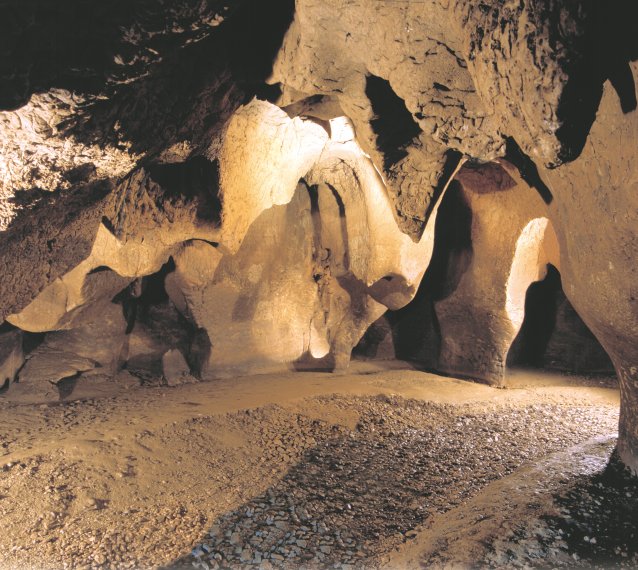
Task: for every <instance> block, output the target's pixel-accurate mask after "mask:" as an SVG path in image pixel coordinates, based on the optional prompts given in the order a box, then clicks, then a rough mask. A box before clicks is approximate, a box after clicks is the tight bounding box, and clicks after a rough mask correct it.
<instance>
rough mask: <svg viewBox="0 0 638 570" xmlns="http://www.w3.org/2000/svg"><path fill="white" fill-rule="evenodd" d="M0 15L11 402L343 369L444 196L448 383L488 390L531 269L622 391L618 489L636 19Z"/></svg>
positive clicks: (635, 425)
mask: <svg viewBox="0 0 638 570" xmlns="http://www.w3.org/2000/svg"><path fill="white" fill-rule="evenodd" d="M1 10H2V14H0V16H1V17H0V22H1V23H2V24H1V25H2V26H3V30H2V31H3V34H2V37H3V40H2V41H3V50H2V54H3V55H2V57H1V58H0V109H4V111H0V138H1V140H2V160H1V161H0V230H1V231H2V234H1V237H0V239H1V242H0V299H2V301H1V303H0V319H2V321H3V322H5V321H6V323H5V324H3V325H2V326H3V329H2V330H3V332H2V339H3V340H2V344H1V346H2V347H3V348H2V352H0V354H1V355H2V359H1V360H0V367H2V370H3V371H4V372H6V374H4V379H5V380H6V378H8V379H9V380H11V379H12V378H13V377H15V376H16V373H17V377H18V379H19V384H21V385H23V387H24V389H25V390H27V388H28V385H29V383H30V382H31V383H33V385H34V389H35V385H36V384H38V385H39V384H41V383H42V384H43V386H41V388H42V389H43V391H44V393H48V392H49V391H51V390H53V391H54V392H55V387H56V386H57V387H58V391H59V394H60V395H61V396H64V394H65V393H66V388H64V387H63V388H62V389H61V390H60V389H59V384H60V383H61V384H63V385H66V386H70V384H69V382H72V381H74V380H68V379H74V378H75V375H76V374H80V378H79V379H80V380H81V379H82V377H83V376H86V377H88V376H91V375H92V374H94V373H95V375H96V376H98V375H99V374H100V373H101V372H96V370H98V371H103V372H105V371H110V372H114V371H116V370H117V369H119V367H120V366H126V367H127V368H129V372H130V373H135V374H136V375H137V377H138V378H140V379H142V381H149V382H150V381H152V378H154V377H155V376H159V377H161V376H162V374H164V373H165V374H164V376H166V377H167V378H166V379H167V380H168V381H171V382H172V380H170V378H174V377H175V374H177V376H180V377H181V376H184V375H185V374H186V367H188V369H189V372H188V374H195V375H199V376H200V377H204V378H205V377H212V376H215V375H218V374H224V373H235V372H237V371H238V370H262V369H267V368H269V367H271V366H282V365H286V366H290V365H296V366H298V367H316V366H320V367H326V368H334V367H337V368H338V367H342V366H345V365H346V364H347V362H348V359H349V357H350V352H351V349H352V347H353V346H355V345H356V344H357V342H358V341H359V339H360V337H361V336H362V335H363V334H364V332H365V330H366V329H367V328H368V327H369V326H370V325H371V324H372V323H373V322H375V321H377V320H378V318H379V317H381V316H382V314H383V313H384V312H385V310H386V309H387V308H390V309H399V308H401V307H402V306H404V305H405V304H407V303H408V302H409V301H410V300H411V299H412V298H413V297H414V296H415V294H416V292H417V289H418V287H419V283H420V281H421V278H422V277H423V275H424V272H425V271H426V269H427V268H428V264H429V261H430V257H431V255H432V249H433V245H434V244H433V242H434V233H435V219H436V217H437V213H438V211H439V206H440V205H442V200H443V199H444V198H445V194H446V191H447V192H453V194H452V198H450V199H451V200H454V199H457V200H458V202H459V204H460V203H462V202H464V203H465V204H466V205H467V208H466V209H469V211H470V212H471V216H472V219H471V232H470V235H469V236H468V243H467V244H463V243H452V244H451V245H452V246H453V247H451V249H450V251H449V253H450V255H449V256H448V258H447V261H446V268H447V269H449V271H447V272H446V280H445V284H446V287H445V291H444V293H445V294H444V295H442V296H441V297H440V298H437V306H436V314H437V315H438V320H439V324H440V328H441V334H442V340H441V354H440V366H441V368H442V369H444V370H446V371H448V372H454V373H460V374H464V375H468V376H473V377H478V378H483V379H486V380H488V381H492V382H498V381H500V378H501V375H502V368H503V364H504V362H505V360H506V354H507V350H508V347H509V345H511V342H512V340H513V337H514V336H515V335H516V331H517V329H518V328H519V327H520V323H521V322H522V321H523V314H522V313H523V310H524V299H525V291H526V290H527V288H528V286H529V284H530V283H531V282H532V281H533V280H535V279H538V278H540V277H541V276H542V272H543V268H544V267H545V266H546V264H547V262H548V261H551V262H552V263H553V264H554V265H555V266H556V267H558V268H559V270H560V272H561V276H562V280H563V289H564V291H565V295H566V297H567V299H568V300H569V302H570V303H571V304H572V305H573V307H574V308H575V310H576V311H577V313H578V314H579V315H580V317H582V319H583V320H584V322H585V323H586V325H587V326H588V327H589V328H590V329H591V331H592V332H593V333H594V334H595V336H596V337H597V338H598V339H599V340H600V342H601V343H602V345H603V346H604V348H605V350H606V351H607V352H608V353H609V355H610V356H611V358H612V360H613V362H614V364H615V367H616V370H617V372H618V374H619V376H620V378H621V387H622V394H623V398H622V413H621V430H620V443H619V447H620V450H621V455H622V457H623V459H624V460H625V461H626V462H627V463H628V464H629V465H631V466H632V467H633V468H634V470H638V463H637V460H636V457H638V420H637V418H638V413H637V410H638V387H637V386H638V372H637V370H638V368H637V367H638V364H637V362H638V354H637V353H636V348H635V347H636V338H638V309H637V307H636V290H635V283H636V279H635V277H636V276H635V256H636V249H637V247H638V246H637V244H638V236H637V234H636V231H637V230H636V228H637V227H638V224H637V223H636V221H637V219H636V218H637V212H638V208H637V207H636V188H635V185H636V184H635V180H634V178H635V177H636V176H635V170H636V169H635V167H634V165H635V164H636V157H635V156H634V154H635V152H634V150H633V149H634V147H635V146H636V145H635V144H634V143H635V141H636V136H637V133H636V107H637V103H636V93H635V79H634V72H635V69H634V64H633V63H631V62H632V61H634V60H636V59H638V47H637V46H636V41H635V34H634V33H633V29H632V23H633V22H635V20H636V17H638V16H637V14H636V12H637V10H638V9H637V8H636V6H635V3H631V2H630V1H629V0H617V1H615V2H613V3H612V5H610V6H609V7H607V6H603V5H602V4H601V3H595V2H591V1H590V0H576V1H573V2H567V1H565V0H549V1H548V0H531V1H528V2H518V3H516V2H504V1H500V0H499V1H493V2H472V1H469V0H424V1H420V2H397V1H378V2H349V3H343V2H341V1H338V0H326V1H318V0H297V1H296V2H292V1H291V0H277V1H274V2H268V3H267V2H260V1H258V0H237V1H236V2H233V3H232V5H231V4H228V5H227V4H226V3H225V2H217V1H214V0H213V1H210V2H200V1H198V0H179V1H177V2H170V3H166V2H147V1H146V0H135V1H133V2H128V1H124V0H117V1H114V2H109V3H106V4H104V5H103V6H99V7H89V6H88V4H87V5H85V3H83V2H79V1H76V0H61V1H60V2H56V3H55V4H54V5H48V4H46V3H44V4H43V3H38V2H30V1H28V2H17V1H15V2H13V1H12V2H8V3H4V4H3V5H2V7H1ZM255 97H256V98H255ZM503 157H505V158H506V159H507V161H508V162H499V163H497V164H495V163H494V161H497V160H500V159H502V158H503ZM465 161H467V162H468V166H466V167H465V168H464V169H463V171H462V173H461V174H460V175H459V176H458V177H457V181H456V182H454V184H453V185H450V181H451V180H452V178H453V177H454V175H455V174H456V171H457V170H458V168H459V167H460V166H461V164H462V163H463V162H465ZM487 163H491V164H487ZM508 164H511V165H512V166H508ZM504 168H505V170H506V171H507V172H505V170H503V169H504ZM508 179H511V180H514V182H515V185H514V186H511V187H510V182H508ZM448 188H449V190H447V189H448ZM455 196H456V198H455ZM441 207H442V208H443V206H441ZM443 210H444V208H443ZM463 212H464V210H463V209H462V208H461V210H459V211H458V212H456V214H455V212H454V211H452V212H448V214H450V215H451V217H450V218H448V220H449V221H452V220H453V219H454V217H455V215H457V214H458V215H460V216H463V215H465V214H464V213H463ZM461 221H462V220H461ZM451 223H452V222H451ZM550 227H551V228H552V231H554V232H555V233H556V236H557V242H558V248H557V249H559V250H560V263H559V262H558V259H557V257H556V256H555V255H553V256H552V255H545V254H542V255H541V254H539V249H540V245H539V242H540V241H542V236H544V235H549V233H551V232H550V230H549V229H548V228H550ZM443 233H445V232H443ZM447 237H448V238H449V239H452V240H453V239H454V235H453V232H450V233H449V234H448V236H447ZM552 251H554V248H552ZM496 252H498V255H496ZM470 253H471V255H470ZM539 256H540V257H542V258H543V259H540V257H539ZM423 306H424V310H425V311H426V313H425V314H426V315H427V314H431V313H432V307H431V304H430V305H429V306H428V305H427V304H426V305H423ZM464 307H472V310H471V311H467V310H464V309H463V308H464ZM100 311H103V312H104V315H105V316H107V317H108V318H104V322H106V321H108V322H109V323H110V324H109V326H108V328H109V330H111V329H112V333H109V334H107V333H106V330H105V329H104V330H103V331H102V333H101V334H103V335H104V336H109V337H112V338H110V340H109V341H108V342H105V343H104V346H103V349H101V350H100V351H96V352H99V354H95V355H90V354H89V352H90V351H91V345H92V344H95V342H96V341H95V338H96V336H95V335H99V332H98V331H99V328H100V326H99V322H100ZM116 315H117V316H116ZM162 326H164V327H165V329H166V330H167V331H168V330H170V334H167V335H166V336H165V337H164V338H162V336H161V334H158V331H161V330H162ZM12 327H17V328H18V329H20V330H22V331H25V332H24V334H23V340H25V342H26V340H29V339H31V340H33V339H35V337H33V336H29V335H40V334H44V338H43V339H41V338H40V337H38V340H42V343H41V344H40V345H39V346H37V347H36V346H34V345H35V344H36V343H35V342H31V340H29V342H26V344H25V345H24V346H23V347H22V351H21V350H20V349H19V348H18V345H19V342H18V340H17V337H18V336H19V335H20V334H21V333H16V332H15V329H13V328H12ZM122 329H123V330H124V332H123V333H122ZM430 332H431V331H430ZM430 332H428V333H427V334H425V335H424V338H433V337H434V336H435V335H432V334H430ZM434 332H436V331H434ZM428 335H429V336H428ZM122 337H123V338H122ZM470 339H473V340H470ZM393 340H394V339H393ZM27 344H28V346H27ZM400 345H401V343H398V345H397V344H396V343H395V349H396V350H397V353H400V352H401V346H400ZM5 347H6V349H5ZM174 351H179V354H181V355H182V358H183V360H184V362H181V360H180V359H179V357H178V356H177V354H178V353H177V352H174ZM21 353H22V355H23V356H25V358H26V364H25V366H24V368H22V370H18V368H19V367H20V366H21V359H22V356H21ZM102 353H103V354H102ZM56 355H57V356H56ZM167 355H168V356H167ZM56 359H57V360H59V361H60V362H59V363H57V362H55V365H54V361H56ZM163 360H164V361H165V366H164V367H163V366H162V361H163ZM185 364H186V365H187V366H185ZM175 370H177V371H178V372H179V373H175V374H174V373H173V372H174V371H175ZM182 373H183V374H182ZM37 378H40V381H38V380H37ZM65 379H66V380H65ZM0 381H3V378H0ZM3 385H4V384H3ZM71 387H72V386H71ZM37 391H38V390H37V389H35V392H37Z"/></svg>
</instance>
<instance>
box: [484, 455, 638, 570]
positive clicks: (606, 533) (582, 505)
mask: <svg viewBox="0 0 638 570" xmlns="http://www.w3.org/2000/svg"><path fill="white" fill-rule="evenodd" d="M553 503H554V507H555V508H554V509H553V510H555V511H556V514H552V515H541V516H540V517H539V518H537V519H533V520H530V521H526V524H525V522H524V521H520V522H519V526H518V528H517V529H516V530H515V531H514V532H513V533H511V534H509V535H505V536H503V537H501V538H500V539H499V540H498V542H497V543H495V544H492V545H490V546H489V547H488V549H487V550H488V552H487V555H486V558H485V564H484V565H485V566H486V567H491V568H502V567H510V568H529V567H540V568H546V567H554V568H556V567H562V568H600V569H607V568H638V479H637V478H635V477H631V476H630V475H629V473H628V472H627V471H626V470H625V468H624V466H622V465H621V464H620V462H619V461H618V458H617V456H616V454H615V453H614V454H612V457H611V461H610V462H609V464H608V465H607V467H606V468H605V469H604V470H602V471H601V472H599V473H596V474H595V475H589V476H581V477H579V478H578V479H577V480H570V481H568V482H567V484H566V485H564V486H563V489H561V490H560V491H559V492H557V493H556V494H555V495H554V496H553Z"/></svg>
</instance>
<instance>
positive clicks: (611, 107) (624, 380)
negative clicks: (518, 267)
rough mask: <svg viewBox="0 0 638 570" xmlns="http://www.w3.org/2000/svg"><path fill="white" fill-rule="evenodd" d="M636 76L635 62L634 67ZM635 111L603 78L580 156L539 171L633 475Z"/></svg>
mask: <svg viewBox="0 0 638 570" xmlns="http://www.w3.org/2000/svg"><path fill="white" fill-rule="evenodd" d="M631 71H632V73H633V77H634V81H635V80H636V77H637V76H638V66H637V65H636V64H635V63H632V64H631ZM637 140H638V113H637V112H636V111H635V110H634V111H631V112H628V113H623V111H622V109H621V105H620V102H619V98H618V95H617V93H616V92H615V90H614V88H613V87H612V85H611V83H609V82H607V83H605V88H604V93H603V98H602V101H601V104H600V108H599V110H598V115H597V118H596V121H595V123H594V125H593V127H592V129H591V132H590V133H589V137H588V139H587V143H586V144H585V148H584V150H583V153H582V155H581V156H580V157H579V158H578V159H577V160H575V161H574V162H572V163H569V164H565V165H563V166H561V167H559V168H557V169H555V170H542V172H541V175H542V177H543V179H544V180H545V181H546V183H547V184H548V186H549V187H550V188H551V190H552V192H553V194H554V200H553V201H552V204H551V207H550V210H549V217H550V219H551V220H552V222H553V224H554V226H555V228H556V234H557V237H558V242H559V244H560V249H561V260H562V262H561V265H562V267H561V275H562V277H563V284H564V290H565V294H566V295H567V298H568V299H569V300H570V302H571V303H572V305H573V306H574V308H575V309H576V311H577V312H578V314H579V315H580V316H581V317H582V318H583V320H584V321H585V323H586V324H587V326H588V327H589V328H590V329H591V331H592V332H593V333H594V334H595V335H596V337H597V338H598V340H599V341H600V342H601V344H602V345H603V347H604V348H605V350H606V351H607V353H608V354H609V355H610V357H611V359H612V361H613V362H614V365H615V367H616V372H617V373H618V377H619V380H620V389H621V418H620V430H619V440H618V449H619V451H620V454H621V457H622V459H623V461H624V462H625V463H626V464H627V465H629V466H630V467H631V468H632V469H633V471H634V472H636V473H638V344H637V343H636V339H638V291H637V289H636V284H637V283H638V274H637V271H638V270H637V268H636V257H637V256H638V176H637V171H636V168H635V165H636V163H637V161H638V155H637V150H636V148H637V147H636V141H637Z"/></svg>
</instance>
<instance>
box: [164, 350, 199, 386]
mask: <svg viewBox="0 0 638 570" xmlns="http://www.w3.org/2000/svg"><path fill="white" fill-rule="evenodd" d="M162 372H163V374H164V379H165V380H166V383H167V384H168V385H169V386H179V385H180V384H189V383H191V382H194V381H195V379H194V378H193V377H192V376H191V371H190V367H189V366H188V363H187V362H186V359H185V358H184V355H183V354H182V353H181V352H180V351H179V350H177V349H176V348H173V349H171V350H169V351H167V352H166V353H165V354H164V356H163V357H162Z"/></svg>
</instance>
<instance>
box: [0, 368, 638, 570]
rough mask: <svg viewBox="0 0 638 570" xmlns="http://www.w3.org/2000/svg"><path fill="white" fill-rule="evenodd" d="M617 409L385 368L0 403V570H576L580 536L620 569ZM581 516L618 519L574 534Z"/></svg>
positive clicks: (594, 392)
mask: <svg viewBox="0 0 638 570" xmlns="http://www.w3.org/2000/svg"><path fill="white" fill-rule="evenodd" d="M618 403H619V397H618V392H617V390H616V389H615V388H613V387H610V384H609V383H608V382H605V381H602V380H600V379H583V378H573V377H564V376H554V377H549V376H543V377H539V376H538V375H537V374H534V373H520V374H517V375H515V376H513V377H512V379H511V381H510V387H509V389H505V390H503V389H494V388H489V387H487V386H484V385H480V384H474V383H471V382H465V381H461V380H456V379H452V378H444V377H440V376H436V375H433V374H429V373H425V372H420V371H417V370H413V369H410V368H409V367H408V366H407V365H404V364H398V363H387V364H373V363H355V365H354V366H353V368H352V369H351V370H350V371H349V372H348V373H347V374H339V375H336V374H321V373H302V374H300V373H285V374H272V375H263V376H255V377H250V378H236V379H230V380H222V381H217V382H211V383H201V384H193V385H185V386H180V387H176V388H168V387H153V388H149V387H141V388H131V389H130V390H128V391H123V392H120V393H118V394H117V395H110V396H109V395H105V396H103V397H100V398H90V399H86V400H82V401H75V402H65V403H63V404H59V405H21V404H19V403H16V402H12V401H9V400H7V399H5V400H0V417H1V418H2V420H1V423H0V425H1V427H2V430H1V431H0V433H1V436H0V438H1V439H0V520H2V532H1V533H0V568H18V569H21V568H38V569H39V568H43V569H44V568H47V569H48V568H98V567H100V568H157V567H162V566H165V567H189V568H190V567H193V566H194V567H201V568H220V567H230V568H239V567H261V568H269V567H286V568H301V567H306V568H374V567H391V568H395V567H396V568H399V567H418V566H420V565H421V564H426V565H433V564H440V565H442V566H447V567H459V566H470V565H479V566H495V567H503V566H525V565H531V566H533V565H541V566H542V564H541V562H543V561H546V562H547V561H553V562H551V564H554V565H566V564H568V563H573V562H576V563H579V564H583V565H586V564H587V563H588V561H590V560H594V559H595V557H596V556H597V555H598V554H600V552H601V550H600V548H598V547H596V544H597V543H598V544H600V540H601V538H602V539H603V540H604V539H605V535H604V532H603V529H602V528H598V527H597V528H598V530H596V529H594V526H595V525H593V523H591V521H592V520H593V519H595V520H596V521H598V522H597V523H596V524H598V523H600V524H603V525H606V526H605V528H612V527H613V528H617V530H618V529H620V530H619V531H618V532H616V533H615V535H619V536H620V538H618V539H617V540H616V542H615V543H614V544H613V545H611V542H610V539H609V537H607V541H606V543H609V548H607V550H605V556H607V558H605V559H604V560H603V562H602V564H603V565H604V564H605V563H606V562H605V561H608V560H609V559H614V560H616V559H617V560H618V561H619V563H620V564H622V563H625V562H626V563H627V564H628V565H631V563H632V561H634V562H636V560H635V559H634V558H633V556H634V550H632V546H631V544H632V533H633V532H634V530H635V527H632V526H631V524H629V523H627V520H626V519H627V517H628V516H629V518H631V517H630V515H631V513H632V511H631V508H632V505H633V503H631V500H633V497H634V496H638V495H633V493H634V487H632V485H633V483H632V482H631V481H629V482H627V481H624V480H623V479H622V478H621V477H620V476H614V477H612V478H611V480H612V482H613V484H612V485H607V483H608V482H609V481H608V479H605V477H608V478H609V477H610V476H609V474H608V473H609V468H606V465H607V462H608V459H609V456H610V453H611V450H612V449H613V445H614V441H615V431H616V424H617V410H618ZM605 473H607V475H605ZM597 478H598V479H597ZM601 481H602V482H603V483H605V485H603V486H602V487H599V485H600V484H601ZM603 488H604V489H611V491H608V490H605V492H604V493H603V494H602V495H601V496H600V497H597V496H595V489H603ZM601 492H602V491H601ZM592 493H593V494H592ZM629 495H631V496H629ZM583 497H594V498H593V499H592V502H593V501H598V502H599V503H600V504H604V505H606V509H607V510H606V511H605V512H611V511H613V510H614V509H616V510H617V508H616V507H614V506H613V505H616V504H617V501H618V500H620V498H621V497H622V498H623V500H624V505H625V507H624V508H625V511H626V505H627V504H629V507H630V510H629V511H628V512H629V515H627V514H626V512H625V511H622V509H621V511H622V512H621V516H620V517H615V518H614V520H607V521H606V522H605V520H604V517H599V516H596V513H593V514H592V513H590V514H589V515H587V513H586V511H585V510H583V509H584V507H579V508H580V510H579V508H575V509H574V512H573V513H572V515H573V517H572V520H571V522H570V520H569V518H565V517H566V516H567V517H570V516H571V515H569V514H567V515H566V514H565V512H566V511H567V512H570V508H571V507H570V505H572V504H574V505H583V504H588V503H587V502H586V501H584V500H583ZM614 501H616V502H614ZM627 501H629V503H627ZM593 504H596V503H595V502H593ZM586 515H587V516H586ZM612 518H613V517H612ZM581 519H582V520H581ZM573 521H576V523H578V524H576V523H574V524H572V522H573ZM578 521H580V522H578ZM601 521H602V522H601ZM588 524H589V525H590V526H591V527H592V530H591V531H589V530H587V528H588V527H587V525H588ZM574 525H575V526H574ZM614 525H616V527H614ZM468 529H471V532H468ZM538 529H541V530H542V532H544V533H545V535H544V537H540V538H539V535H538V532H540V531H538ZM537 531H538V532H537ZM581 531H582V532H581ZM594 531H595V532H594ZM587 532H588V533H589V534H592V536H588V535H587V534H584V533H587ZM595 533H598V539H596V536H594V534H595ZM623 533H624V534H623ZM581 534H582V536H581ZM459 537H463V539H462V540H461V541H459ZM585 537H586V538H587V539H588V540H587V541H584V538H585ZM592 538H594V542H593V543H592V542H591V539H592ZM612 542H613V541H612ZM583 544H584V545H585V547H583ZM574 555H575V556H576V558H574ZM610 557H611V558H610Z"/></svg>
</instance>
